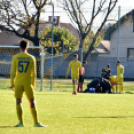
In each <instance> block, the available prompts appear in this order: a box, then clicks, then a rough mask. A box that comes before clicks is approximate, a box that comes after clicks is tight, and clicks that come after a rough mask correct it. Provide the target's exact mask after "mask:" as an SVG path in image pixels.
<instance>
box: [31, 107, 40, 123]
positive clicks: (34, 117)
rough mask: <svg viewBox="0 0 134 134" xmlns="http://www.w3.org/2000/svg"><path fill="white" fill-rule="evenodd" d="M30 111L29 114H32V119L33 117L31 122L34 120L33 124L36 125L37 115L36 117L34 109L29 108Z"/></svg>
mask: <svg viewBox="0 0 134 134" xmlns="http://www.w3.org/2000/svg"><path fill="white" fill-rule="evenodd" d="M30 111H31V114H32V117H33V120H34V124H37V123H38V115H37V109H36V107H34V108H30Z"/></svg>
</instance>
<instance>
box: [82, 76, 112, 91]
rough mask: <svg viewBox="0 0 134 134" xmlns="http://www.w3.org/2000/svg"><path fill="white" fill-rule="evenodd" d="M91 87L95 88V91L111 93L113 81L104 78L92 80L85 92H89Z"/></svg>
mask: <svg viewBox="0 0 134 134" xmlns="http://www.w3.org/2000/svg"><path fill="white" fill-rule="evenodd" d="M90 88H95V93H111V83H110V82H109V81H108V80H107V79H104V78H99V79H94V80H93V81H91V82H90V83H89V84H88V85H87V89H86V90H85V91H84V92H89V89H90Z"/></svg>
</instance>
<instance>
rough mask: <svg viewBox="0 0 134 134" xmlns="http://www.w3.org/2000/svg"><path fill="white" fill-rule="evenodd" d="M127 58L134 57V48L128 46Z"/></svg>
mask: <svg viewBox="0 0 134 134" xmlns="http://www.w3.org/2000/svg"><path fill="white" fill-rule="evenodd" d="M127 58H128V59H130V60H131V59H134V48H128V50H127Z"/></svg>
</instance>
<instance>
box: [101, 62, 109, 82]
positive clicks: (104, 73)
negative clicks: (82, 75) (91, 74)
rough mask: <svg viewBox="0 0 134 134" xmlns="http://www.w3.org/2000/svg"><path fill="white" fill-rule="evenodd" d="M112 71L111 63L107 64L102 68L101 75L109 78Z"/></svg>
mask: <svg viewBox="0 0 134 134" xmlns="http://www.w3.org/2000/svg"><path fill="white" fill-rule="evenodd" d="M110 73H111V72H110V65H107V67H106V68H103V69H102V73H101V77H102V78H105V79H107V80H108V79H109V77H110Z"/></svg>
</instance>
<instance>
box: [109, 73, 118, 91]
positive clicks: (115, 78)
mask: <svg viewBox="0 0 134 134" xmlns="http://www.w3.org/2000/svg"><path fill="white" fill-rule="evenodd" d="M109 81H110V83H111V88H112V93H116V92H117V91H115V88H114V86H115V85H116V81H117V76H116V75H113V76H111V77H110V78H109ZM116 90H117V86H116Z"/></svg>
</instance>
